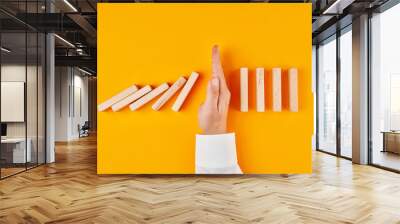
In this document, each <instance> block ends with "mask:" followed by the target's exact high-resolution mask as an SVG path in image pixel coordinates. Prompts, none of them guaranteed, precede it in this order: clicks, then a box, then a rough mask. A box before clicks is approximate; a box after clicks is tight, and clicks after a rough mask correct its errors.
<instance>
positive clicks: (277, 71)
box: [98, 67, 298, 112]
mask: <svg viewBox="0 0 400 224" xmlns="http://www.w3.org/2000/svg"><path fill="white" fill-rule="evenodd" d="M198 77H199V74H198V73H196V72H192V74H191V75H190V77H189V78H188V80H187V81H186V78H185V77H180V78H179V79H178V80H177V81H176V82H175V83H174V84H173V85H172V86H171V87H170V86H169V85H168V83H163V84H161V85H160V86H158V87H157V88H155V89H152V88H151V86H149V85H146V86H144V87H142V88H140V89H139V88H138V87H137V86H136V85H132V86H130V87H129V88H127V89H125V90H124V91H122V92H121V93H119V94H117V95H115V96H113V97H111V98H110V99H109V100H107V101H105V102H104V103H102V104H100V105H99V106H98V110H99V111H105V110H107V109H109V108H111V109H112V110H113V111H119V110H121V109H123V108H124V107H126V106H128V105H129V108H130V109H131V110H132V111H135V110H137V109H139V108H140V107H142V106H144V105H145V104H147V103H148V102H150V101H151V100H153V99H154V98H156V97H157V96H159V95H161V94H162V93H164V94H162V95H161V97H160V98H159V99H158V100H157V101H156V102H155V103H154V104H153V106H152V108H153V109H154V110H160V109H161V107H162V106H164V104H165V103H166V102H167V101H168V100H170V99H171V98H172V97H173V96H174V95H175V93H177V92H178V91H179V90H180V89H181V88H182V87H183V88H182V91H181V92H180V94H179V95H178V97H177V99H176V101H175V103H174V104H173V106H172V110H174V111H179V110H180V109H181V107H182V105H183V103H184V102H185V100H186V98H187V96H188V95H189V93H190V91H191V89H192V88H193V86H194V84H195V82H196V81H197V79H198ZM248 80H249V69H248V68H244V67H243V68H241V69H240V111H242V112H247V111H249V99H248V98H249V82H248ZM255 80H256V111H257V112H264V111H265V74H264V68H257V69H256V79H255ZM288 80H289V109H290V111H292V112H297V111H298V71H297V68H290V69H289V70H288ZM272 99H273V103H272V110H273V111H275V112H280V111H282V69H281V68H273V69H272Z"/></svg>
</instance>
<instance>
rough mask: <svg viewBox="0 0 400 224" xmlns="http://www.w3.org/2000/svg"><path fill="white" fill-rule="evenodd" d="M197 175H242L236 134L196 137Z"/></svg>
mask: <svg viewBox="0 0 400 224" xmlns="http://www.w3.org/2000/svg"><path fill="white" fill-rule="evenodd" d="M195 160H196V173H208V174H240V173H242V171H241V170H240V167H239V165H238V163H237V155H236V143H235V134H234V133H228V134H219V135H196V158H195Z"/></svg>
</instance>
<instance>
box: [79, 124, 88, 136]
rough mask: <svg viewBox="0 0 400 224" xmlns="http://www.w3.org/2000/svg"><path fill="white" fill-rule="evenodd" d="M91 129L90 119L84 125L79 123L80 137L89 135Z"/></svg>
mask: <svg viewBox="0 0 400 224" xmlns="http://www.w3.org/2000/svg"><path fill="white" fill-rule="evenodd" d="M89 129H90V125H89V121H85V123H84V124H83V125H82V127H81V126H80V125H78V132H79V138H81V137H87V136H89Z"/></svg>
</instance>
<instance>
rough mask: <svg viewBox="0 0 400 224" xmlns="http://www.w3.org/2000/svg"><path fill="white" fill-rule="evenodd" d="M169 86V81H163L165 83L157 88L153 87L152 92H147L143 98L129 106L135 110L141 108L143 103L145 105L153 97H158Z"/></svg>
mask: <svg viewBox="0 0 400 224" xmlns="http://www.w3.org/2000/svg"><path fill="white" fill-rule="evenodd" d="M168 88H169V85H168V83H163V84H161V85H159V86H158V87H157V88H155V89H153V90H152V91H151V92H149V93H147V94H146V95H145V96H143V97H142V98H140V99H138V100H136V101H135V102H133V103H132V104H131V105H130V106H129V108H130V109H131V111H135V110H137V109H139V108H140V107H142V106H143V105H145V104H146V103H148V102H150V101H151V100H152V99H154V98H156V97H157V96H158V95H160V94H161V93H163V92H164V91H165V90H167V89H168Z"/></svg>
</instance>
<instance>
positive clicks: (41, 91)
mask: <svg viewBox="0 0 400 224" xmlns="http://www.w3.org/2000/svg"><path fill="white" fill-rule="evenodd" d="M38 38H39V41H38V42H39V45H38V52H39V53H38V57H39V63H38V79H37V80H38V163H39V164H43V163H45V158H46V157H45V156H46V155H45V154H46V151H45V140H46V139H45V118H46V117H45V110H46V108H45V105H46V104H45V93H46V91H45V87H46V85H45V81H46V79H45V65H46V63H45V60H46V52H45V44H46V37H45V35H44V34H42V33H39V35H38Z"/></svg>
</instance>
